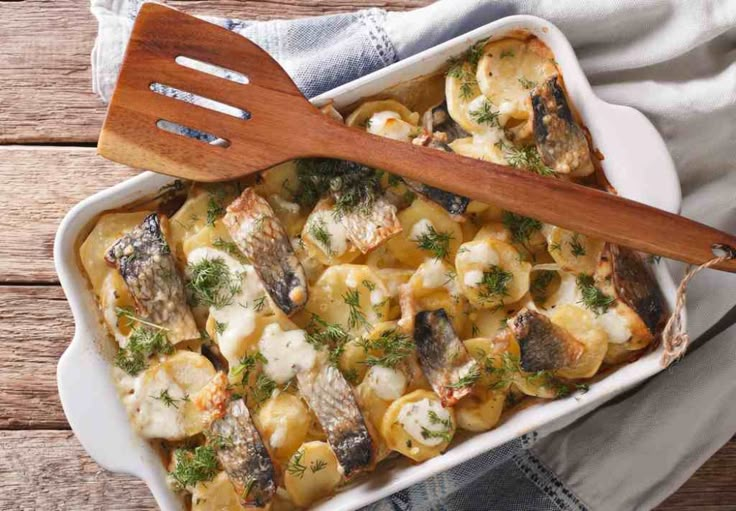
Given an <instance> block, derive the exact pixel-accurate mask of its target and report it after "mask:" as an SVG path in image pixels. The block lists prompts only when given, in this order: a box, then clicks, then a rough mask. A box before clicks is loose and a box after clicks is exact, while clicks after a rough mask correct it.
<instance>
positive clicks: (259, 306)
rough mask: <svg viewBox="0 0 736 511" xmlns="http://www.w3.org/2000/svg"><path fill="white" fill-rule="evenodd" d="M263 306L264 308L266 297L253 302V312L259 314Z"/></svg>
mask: <svg viewBox="0 0 736 511" xmlns="http://www.w3.org/2000/svg"><path fill="white" fill-rule="evenodd" d="M265 306H266V295H263V296H261V297H260V298H256V299H255V300H254V301H253V310H254V311H256V312H261V311H262V310H263V308H264V307H265Z"/></svg>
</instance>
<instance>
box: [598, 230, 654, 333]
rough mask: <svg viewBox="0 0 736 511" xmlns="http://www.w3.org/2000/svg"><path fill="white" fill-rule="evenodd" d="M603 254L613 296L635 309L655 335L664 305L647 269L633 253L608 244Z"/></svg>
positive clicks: (652, 276)
mask: <svg viewBox="0 0 736 511" xmlns="http://www.w3.org/2000/svg"><path fill="white" fill-rule="evenodd" d="M603 257H604V258H606V259H610V261H611V266H612V272H611V274H612V284H613V290H614V292H615V294H616V298H618V299H619V300H621V301H622V302H623V303H625V304H626V305H628V306H629V307H630V308H631V309H632V310H633V311H634V312H636V314H637V315H638V316H639V317H640V318H641V320H642V321H643V322H644V324H645V325H646V326H647V328H648V329H649V332H650V333H651V334H652V335H657V334H658V333H659V331H660V330H661V328H662V326H663V325H662V324H663V322H664V319H665V315H666V311H667V308H666V306H665V302H664V297H663V296H662V290H661V289H660V288H659V285H657V281H656V280H655V278H654V275H653V274H652V272H651V271H650V269H649V268H648V267H647V266H646V264H645V263H644V261H643V260H642V258H641V256H640V255H639V254H638V253H637V252H634V251H633V250H631V249H630V248H626V247H621V246H618V245H614V244H611V243H609V244H607V245H606V249H605V250H604V254H603Z"/></svg>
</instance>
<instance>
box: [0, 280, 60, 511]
mask: <svg viewBox="0 0 736 511" xmlns="http://www.w3.org/2000/svg"><path fill="white" fill-rule="evenodd" d="M73 334H74V320H73V319H72V317H71V312H70V311H69V306H68V305H67V303H66V299H65V298H64V293H63V292H62V290H61V288H60V287H58V286H29V287H26V286H0V429H23V428H28V429H43V428H54V429H68V428H69V425H68V424H67V422H66V418H65V417H64V412H63V410H62V409H61V403H60V402H59V394H58V391H57V388H56V363H57V362H58V360H59V357H60V356H61V354H62V353H63V352H64V350H65V349H66V347H67V346H68V345H69V341H71V338H72V335H73ZM0 450H2V449H0ZM2 457H3V456H1V455H0V458H2ZM0 463H2V462H0ZM0 472H1V470H0ZM2 480H4V479H3V477H2V476H1V475H0V481H2ZM0 494H2V492H0ZM0 499H2V497H1V496H0ZM1 503H2V500H0V509H7V508H6V507H4V506H2V504H1Z"/></svg>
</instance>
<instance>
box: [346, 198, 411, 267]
mask: <svg viewBox="0 0 736 511" xmlns="http://www.w3.org/2000/svg"><path fill="white" fill-rule="evenodd" d="M341 222H342V225H343V226H344V227H345V231H346V232H347V237H348V239H349V240H350V241H352V242H353V245H355V246H356V247H357V248H358V250H360V251H361V252H362V253H364V254H367V253H368V252H370V251H371V250H373V249H374V248H376V247H377V246H378V245H380V244H381V243H383V242H384V241H386V240H387V239H389V238H391V237H392V236H394V235H396V234H398V233H400V232H401V222H399V219H398V217H397V216H396V206H394V205H393V204H391V203H389V202H388V201H387V200H386V198H385V197H383V196H381V197H378V198H376V200H375V201H373V203H372V204H371V206H370V210H369V211H351V212H349V213H344V214H343V215H342V219H341Z"/></svg>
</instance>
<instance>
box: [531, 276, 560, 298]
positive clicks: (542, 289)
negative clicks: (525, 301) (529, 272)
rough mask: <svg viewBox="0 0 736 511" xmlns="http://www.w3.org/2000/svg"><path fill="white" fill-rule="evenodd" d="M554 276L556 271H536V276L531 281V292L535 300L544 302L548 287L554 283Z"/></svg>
mask: <svg viewBox="0 0 736 511" xmlns="http://www.w3.org/2000/svg"><path fill="white" fill-rule="evenodd" d="M554 277H555V272H554V271H550V270H542V271H537V272H534V276H533V277H532V279H531V282H530V283H529V292H530V293H531V295H532V298H534V300H536V301H539V302H543V301H544V300H545V299H546V298H547V288H548V287H549V285H550V284H551V283H552V279H554Z"/></svg>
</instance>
